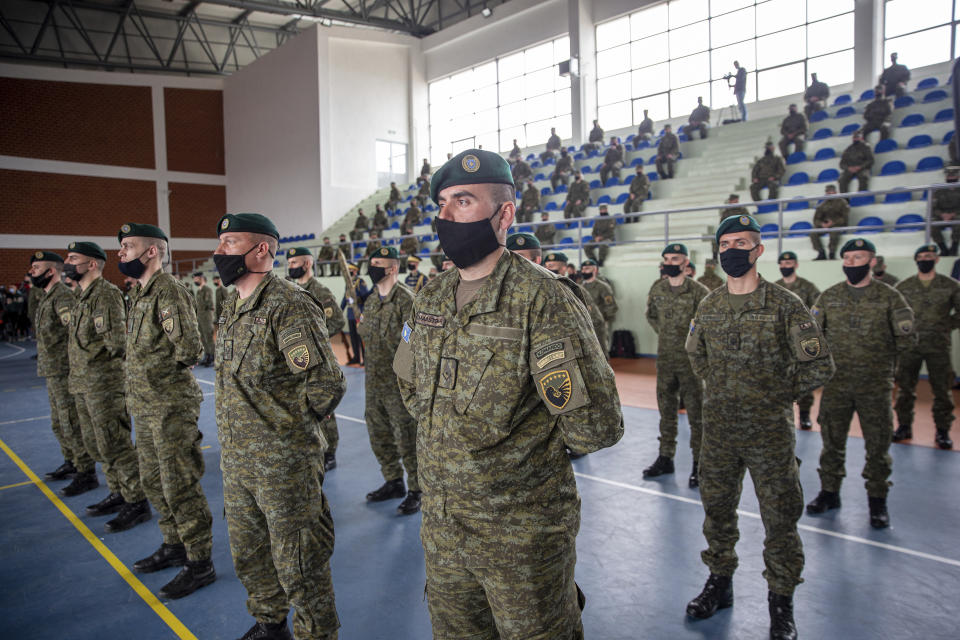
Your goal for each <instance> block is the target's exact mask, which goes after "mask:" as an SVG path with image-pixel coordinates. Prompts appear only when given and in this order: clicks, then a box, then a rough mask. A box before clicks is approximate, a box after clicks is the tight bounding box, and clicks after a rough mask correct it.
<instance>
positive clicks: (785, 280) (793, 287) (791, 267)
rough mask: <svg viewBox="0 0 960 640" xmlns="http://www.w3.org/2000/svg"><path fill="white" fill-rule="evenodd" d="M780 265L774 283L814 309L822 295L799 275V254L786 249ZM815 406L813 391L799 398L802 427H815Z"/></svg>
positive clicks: (798, 405)
mask: <svg viewBox="0 0 960 640" xmlns="http://www.w3.org/2000/svg"><path fill="white" fill-rule="evenodd" d="M777 263H778V264H779V266H780V275H781V276H783V277H782V278H780V279H779V280H777V281H776V282H775V283H774V284H778V285H780V286H781V287H783V288H784V289H786V290H787V291H789V292H791V293H795V294H796V295H797V297H798V298H800V300H801V301H802V302H803V306H805V307H806V308H807V309H812V308H813V305H814V303H815V302H816V301H817V298H818V297H820V290H819V289H817V286H816V285H815V284H813V283H812V282H810V281H809V280H807V279H805V278H801V277H800V276H798V275H797V265H798V261H797V254H795V253H794V252H793V251H784V252H783V253H781V254H780V256H779V257H778V258H777ZM812 406H813V392H812V391H811V392H810V393H806V394H804V395H802V396H800V398H799V399H798V400H797V407H798V408H799V409H800V428H801V429H803V430H804V431H808V430H810V429H811V428H813V423H812V422H811V421H810V407H812Z"/></svg>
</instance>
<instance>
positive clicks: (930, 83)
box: [917, 78, 940, 91]
mask: <svg viewBox="0 0 960 640" xmlns="http://www.w3.org/2000/svg"><path fill="white" fill-rule="evenodd" d="M938 84H940V83H939V82H937V79H936V78H924V79H923V80H921V81H920V82H918V83H917V91H923V90H924V89H933V88H934V87H936V86H937V85H938Z"/></svg>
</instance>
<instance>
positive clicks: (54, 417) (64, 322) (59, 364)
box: [30, 251, 96, 489]
mask: <svg viewBox="0 0 960 640" xmlns="http://www.w3.org/2000/svg"><path fill="white" fill-rule="evenodd" d="M62 273H63V258H61V257H60V256H59V255H57V254H56V253H53V252H52V251H37V252H36V253H34V254H33V255H32V256H30V282H31V283H32V284H33V288H34V289H37V290H38V291H41V292H43V297H41V298H40V302H39V304H38V305H37V315H36V318H35V319H34V325H33V329H34V335H36V338H37V375H38V376H40V377H41V378H45V379H46V383H47V395H48V396H49V397H50V427H51V428H52V429H53V435H54V436H56V438H57V443H59V445H60V453H61V454H63V464H62V465H60V466H59V467H57V468H56V469H55V470H54V471H51V472H49V473H47V474H46V477H47V479H49V480H65V479H67V478H69V477H71V476H73V475H74V474H76V473H78V472H79V473H82V474H86V475H93V474H94V465H95V463H94V461H93V458H91V457H90V454H89V453H87V449H86V447H85V446H84V445H83V436H82V434H81V432H80V422H79V421H78V418H77V407H76V405H75V404H74V402H73V396H72V395H70V391H69V388H68V386H69V385H68V382H67V379H68V378H69V376H70V361H69V359H68V358H65V357H64V352H66V351H67V344H68V343H69V333H70V332H69V329H68V327H69V326H70V317H71V315H72V314H73V307H74V306H75V305H76V304H77V297H76V296H75V295H74V294H73V292H72V291H70V289H69V288H67V286H66V285H65V284H63V282H61V281H60V277H61V274H62ZM95 486H96V485H93V486H91V487H90V488H91V489H93V488H94V487H95Z"/></svg>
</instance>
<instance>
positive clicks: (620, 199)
mask: <svg viewBox="0 0 960 640" xmlns="http://www.w3.org/2000/svg"><path fill="white" fill-rule="evenodd" d="M629 195H630V194H628V193H626V192H624V193H621V194H620V195H618V196H617V199H616V200H614V201H613V203H614V204H623V203H624V202H626V201H627V197H628V196H629Z"/></svg>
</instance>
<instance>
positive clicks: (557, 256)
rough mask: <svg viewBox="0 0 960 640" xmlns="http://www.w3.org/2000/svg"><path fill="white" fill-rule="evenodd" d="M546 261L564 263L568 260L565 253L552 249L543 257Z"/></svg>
mask: <svg viewBox="0 0 960 640" xmlns="http://www.w3.org/2000/svg"><path fill="white" fill-rule="evenodd" d="M543 261H544V262H545V263H546V262H562V263H564V264H566V263H567V262H568V259H567V254H565V253H561V252H560V251H552V252H550V253H548V254H547V257H546V258H544V259H543Z"/></svg>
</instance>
